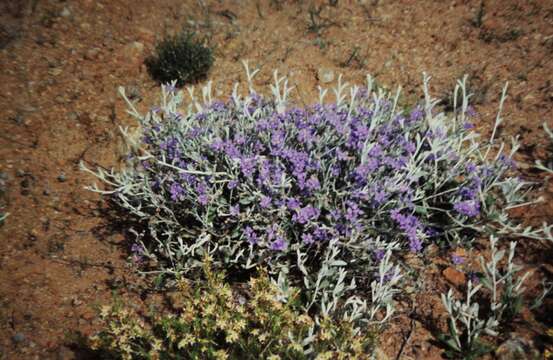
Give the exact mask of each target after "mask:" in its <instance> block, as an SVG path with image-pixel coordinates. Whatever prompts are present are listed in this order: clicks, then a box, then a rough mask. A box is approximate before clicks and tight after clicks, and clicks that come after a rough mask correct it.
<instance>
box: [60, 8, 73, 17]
mask: <svg viewBox="0 0 553 360" xmlns="http://www.w3.org/2000/svg"><path fill="white" fill-rule="evenodd" d="M60 15H61V16H62V17H64V18H66V17H69V16H71V11H69V9H68V8H66V7H64V8H63V10H62V11H61V13H60Z"/></svg>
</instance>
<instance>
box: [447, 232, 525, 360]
mask: <svg viewBox="0 0 553 360" xmlns="http://www.w3.org/2000/svg"><path fill="white" fill-rule="evenodd" d="M515 247H516V243H515V242H511V244H510V248H509V253H508V256H507V258H506V266H505V267H503V268H501V266H500V263H501V262H502V260H504V258H505V254H506V253H505V250H499V249H498V248H497V238H496V237H495V236H493V235H492V236H490V250H491V254H490V260H489V261H486V260H485V259H484V258H483V257H480V266H481V270H482V276H479V277H477V276H474V277H473V279H470V280H469V282H468V285H467V289H466V297H465V300H464V301H462V300H457V299H455V297H454V295H453V290H450V291H449V292H448V293H447V295H445V294H442V302H443V304H444V306H445V308H446V311H447V313H448V316H449V319H448V328H449V334H448V335H445V334H443V335H442V336H440V338H441V340H442V341H443V342H444V344H445V345H446V347H447V352H446V355H448V356H449V357H450V358H454V359H458V358H463V359H476V358H478V357H480V356H482V355H483V354H485V353H487V352H489V351H491V350H492V349H493V348H492V347H491V346H489V345H488V344H486V343H485V342H483V341H482V340H481V337H482V335H489V336H498V335H499V333H500V330H501V329H500V327H501V326H502V325H506V324H509V323H510V322H511V321H512V320H513V319H514V317H515V316H516V315H517V314H518V313H519V312H520V310H521V309H522V305H523V300H524V299H523V295H524V291H525V287H524V281H525V280H526V278H527V277H528V275H529V274H530V273H529V272H526V273H525V274H523V275H520V276H519V273H520V271H521V270H522V268H521V267H520V266H518V265H516V264H514V262H513V259H514V257H515ZM473 282H474V283H473ZM482 288H485V289H487V290H488V292H487V294H486V295H484V294H483V292H481V291H480V290H481V289H482ZM483 305H485V306H483Z"/></svg>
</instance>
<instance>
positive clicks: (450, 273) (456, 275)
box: [442, 267, 466, 287]
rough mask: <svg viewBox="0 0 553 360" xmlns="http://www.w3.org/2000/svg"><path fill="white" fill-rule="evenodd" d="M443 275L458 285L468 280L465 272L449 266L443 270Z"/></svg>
mask: <svg viewBox="0 0 553 360" xmlns="http://www.w3.org/2000/svg"><path fill="white" fill-rule="evenodd" d="M442 275H443V276H444V277H445V279H446V280H447V281H448V282H449V283H451V284H452V285H454V286H457V287H459V286H461V285H463V284H465V281H466V276H465V273H463V272H461V271H459V270H457V269H454V268H452V267H448V268H447V269H445V270H444V271H443V272H442Z"/></svg>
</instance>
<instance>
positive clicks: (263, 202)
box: [259, 196, 271, 209]
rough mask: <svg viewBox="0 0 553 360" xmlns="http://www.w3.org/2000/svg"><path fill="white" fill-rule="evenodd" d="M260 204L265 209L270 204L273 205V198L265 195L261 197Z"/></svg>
mask: <svg viewBox="0 0 553 360" xmlns="http://www.w3.org/2000/svg"><path fill="white" fill-rule="evenodd" d="M259 206H261V207H262V208H264V209H265V208H268V207H269V206H271V198H270V197H268V196H263V197H262V198H261V201H260V202H259Z"/></svg>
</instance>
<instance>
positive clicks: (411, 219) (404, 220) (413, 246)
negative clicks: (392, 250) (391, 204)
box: [390, 209, 422, 252]
mask: <svg viewBox="0 0 553 360" xmlns="http://www.w3.org/2000/svg"><path fill="white" fill-rule="evenodd" d="M390 217H391V218H392V219H393V220H394V221H395V222H396V223H397V224H398V226H399V228H400V229H401V230H403V232H404V233H405V235H407V239H409V248H410V250H411V251H412V252H419V251H420V250H421V249H422V242H421V240H420V239H419V238H418V235H417V230H419V228H421V223H420V221H419V219H418V218H417V217H416V216H414V215H403V214H402V213H401V212H400V210H398V209H394V210H392V211H390Z"/></svg>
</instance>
